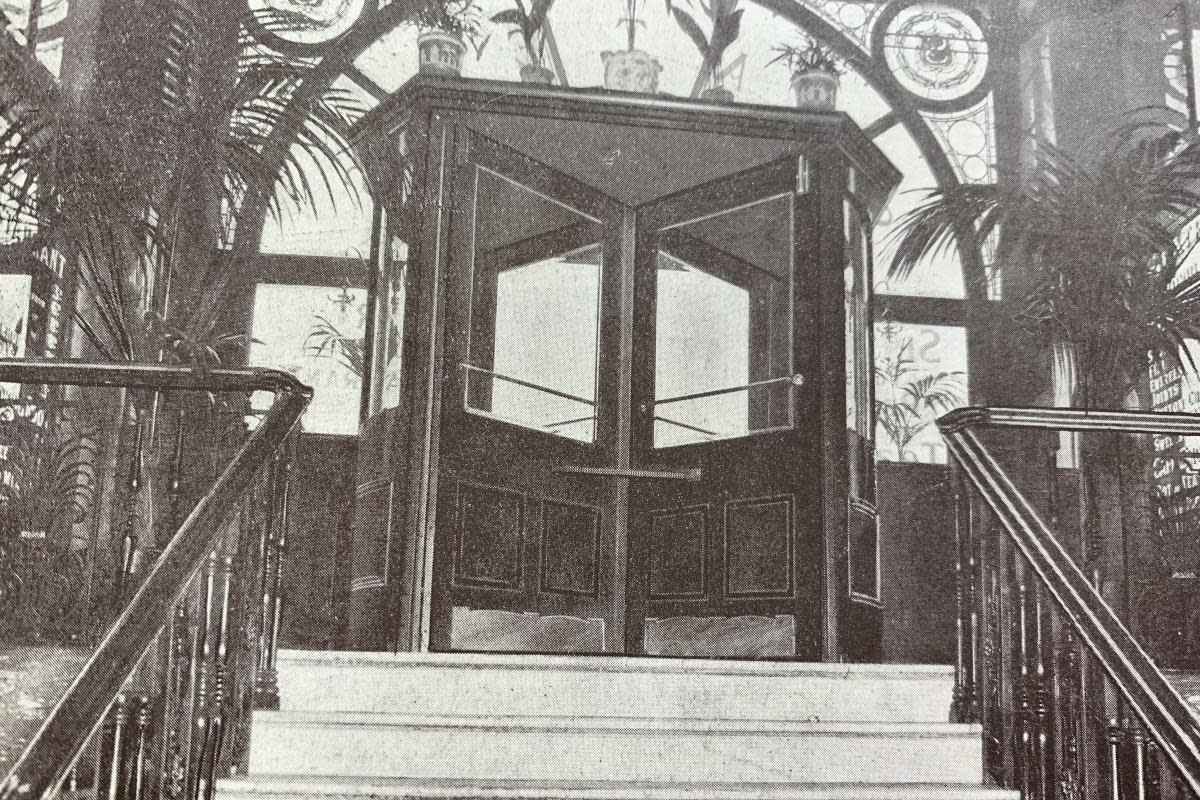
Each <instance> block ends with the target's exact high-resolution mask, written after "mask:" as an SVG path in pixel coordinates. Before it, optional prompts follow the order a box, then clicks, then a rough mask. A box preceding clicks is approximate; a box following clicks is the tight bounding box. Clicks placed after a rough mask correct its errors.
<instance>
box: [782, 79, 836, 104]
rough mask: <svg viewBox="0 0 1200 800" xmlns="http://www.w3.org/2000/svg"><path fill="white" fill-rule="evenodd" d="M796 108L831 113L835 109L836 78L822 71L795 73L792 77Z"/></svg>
mask: <svg viewBox="0 0 1200 800" xmlns="http://www.w3.org/2000/svg"><path fill="white" fill-rule="evenodd" d="M792 91H793V92H795V93H796V108H807V109H812V110H813V111H833V110H834V109H835V108H836V107H837V93H838V76H837V75H834V74H833V73H831V72H825V71H823V70H814V71H812V72H797V73H796V74H794V75H793V76H792Z"/></svg>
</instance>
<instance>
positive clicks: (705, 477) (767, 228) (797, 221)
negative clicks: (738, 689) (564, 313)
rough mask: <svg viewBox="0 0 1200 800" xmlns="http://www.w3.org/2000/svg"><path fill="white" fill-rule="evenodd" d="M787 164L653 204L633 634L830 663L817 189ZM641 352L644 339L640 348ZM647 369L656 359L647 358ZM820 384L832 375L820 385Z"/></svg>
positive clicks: (667, 647) (644, 314)
mask: <svg viewBox="0 0 1200 800" xmlns="http://www.w3.org/2000/svg"><path fill="white" fill-rule="evenodd" d="M796 168H797V165H796V162H795V161H794V160H788V161H785V162H777V163H776V164H773V165H768V166H766V167H762V168H759V169H756V170H753V171H750V172H748V173H742V174H740V175H737V176H734V177H733V178H731V179H728V181H722V182H721V183H720V184H714V185H706V186H702V187H699V188H697V189H695V190H693V191H691V192H687V193H683V194H680V195H675V196H673V197H671V198H668V199H667V200H664V201H663V202H661V203H660V204H657V205H656V206H652V207H650V208H647V209H644V210H641V211H640V212H639V221H640V224H641V225H642V227H643V233H642V235H641V236H640V237H639V241H641V242H642V243H643V250H644V252H643V253H642V254H641V255H639V257H638V260H637V270H638V284H639V286H640V287H641V288H640V290H639V291H638V292H637V293H636V294H637V296H638V298H639V299H640V301H641V305H639V306H638V307H636V308H635V310H634V320H635V324H634V330H635V335H634V357H633V361H634V364H635V370H634V395H633V399H634V407H635V409H637V412H636V413H635V415H634V422H633V439H632V441H631V450H632V458H633V468H634V469H633V474H634V475H635V476H638V475H641V476H644V477H642V478H638V477H633V478H632V479H631V481H630V489H629V493H630V511H629V519H630V527H629V543H630V544H629V552H630V568H629V571H630V591H629V593H628V596H627V599H628V610H629V613H628V616H627V621H626V641H627V647H628V648H629V650H630V651H632V652H643V653H645V654H647V655H659V656H705V657H715V658H731V657H744V658H796V657H802V658H815V657H816V656H817V654H818V652H819V650H818V644H819V637H820V633H819V628H820V626H819V620H820V614H821V601H820V592H821V588H822V581H821V573H820V566H819V565H820V552H821V551H820V541H821V536H820V519H821V509H820V484H821V481H820V458H819V454H820V427H819V425H816V424H813V425H798V424H796V423H797V420H798V419H801V418H809V419H819V413H818V411H817V408H818V406H817V398H818V393H817V391H815V389H814V387H807V388H806V387H805V386H804V381H803V379H802V378H801V375H800V374H801V373H804V372H810V373H813V374H818V372H819V350H818V347H817V341H816V338H815V336H813V335H812V334H811V333H810V332H802V328H801V327H800V326H799V325H798V320H799V319H809V320H811V319H814V318H815V315H814V314H813V307H814V306H815V299H816V296H817V287H816V286H815V281H814V276H815V274H816V271H815V268H814V265H815V259H816V248H815V240H816V236H815V229H816V222H815V208H816V204H815V197H810V196H804V195H797V194H796V193H795V191H794V188H795V186H796V181H795V176H796ZM639 351H640V352H639ZM636 365H640V368H639V367H637V366H636ZM814 383H816V382H814Z"/></svg>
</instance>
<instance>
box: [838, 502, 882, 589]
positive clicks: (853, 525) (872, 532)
mask: <svg viewBox="0 0 1200 800" xmlns="http://www.w3.org/2000/svg"><path fill="white" fill-rule="evenodd" d="M846 551H847V558H848V559H849V562H850V565H849V580H850V593H851V594H852V595H854V596H856V597H857V598H859V599H862V600H868V601H871V602H875V603H878V602H879V600H880V598H879V526H878V524H876V519H875V508H874V506H872V505H871V504H869V503H865V502H863V501H861V500H857V499H854V498H851V500H850V508H849V512H848V514H847V526H846Z"/></svg>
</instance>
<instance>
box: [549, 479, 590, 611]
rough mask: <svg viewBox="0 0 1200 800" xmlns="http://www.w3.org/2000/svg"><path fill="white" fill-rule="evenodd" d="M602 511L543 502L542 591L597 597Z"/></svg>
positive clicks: (567, 504)
mask: <svg viewBox="0 0 1200 800" xmlns="http://www.w3.org/2000/svg"><path fill="white" fill-rule="evenodd" d="M599 559H600V511H599V510H598V509H595V508H590V507H588V506H582V505H576V504H574V503H562V502H559V501H556V500H545V501H543V503H542V558H541V588H542V591H543V592H557V593H559V594H571V595H579V596H582V597H595V596H596V595H597V593H598V591H599V585H598V584H599V577H600V563H599Z"/></svg>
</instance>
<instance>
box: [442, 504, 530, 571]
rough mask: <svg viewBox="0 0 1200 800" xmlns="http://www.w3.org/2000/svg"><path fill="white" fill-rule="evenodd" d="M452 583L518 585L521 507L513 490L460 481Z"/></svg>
mask: <svg viewBox="0 0 1200 800" xmlns="http://www.w3.org/2000/svg"><path fill="white" fill-rule="evenodd" d="M457 516H458V520H457V526H456V527H457V531H456V533H457V536H456V542H457V547H456V548H455V550H456V552H455V559H454V582H455V583H456V584H460V585H463V586H484V587H488V588H495V589H513V590H516V589H520V588H521V549H522V541H523V538H524V537H523V535H522V533H523V530H524V527H525V509H524V503H523V502H522V497H521V495H520V494H518V493H517V492H511V491H507V490H505V489H497V488H495V487H492V486H483V485H479V484H474V483H467V482H465V481H460V482H459V484H458V515H457Z"/></svg>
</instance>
